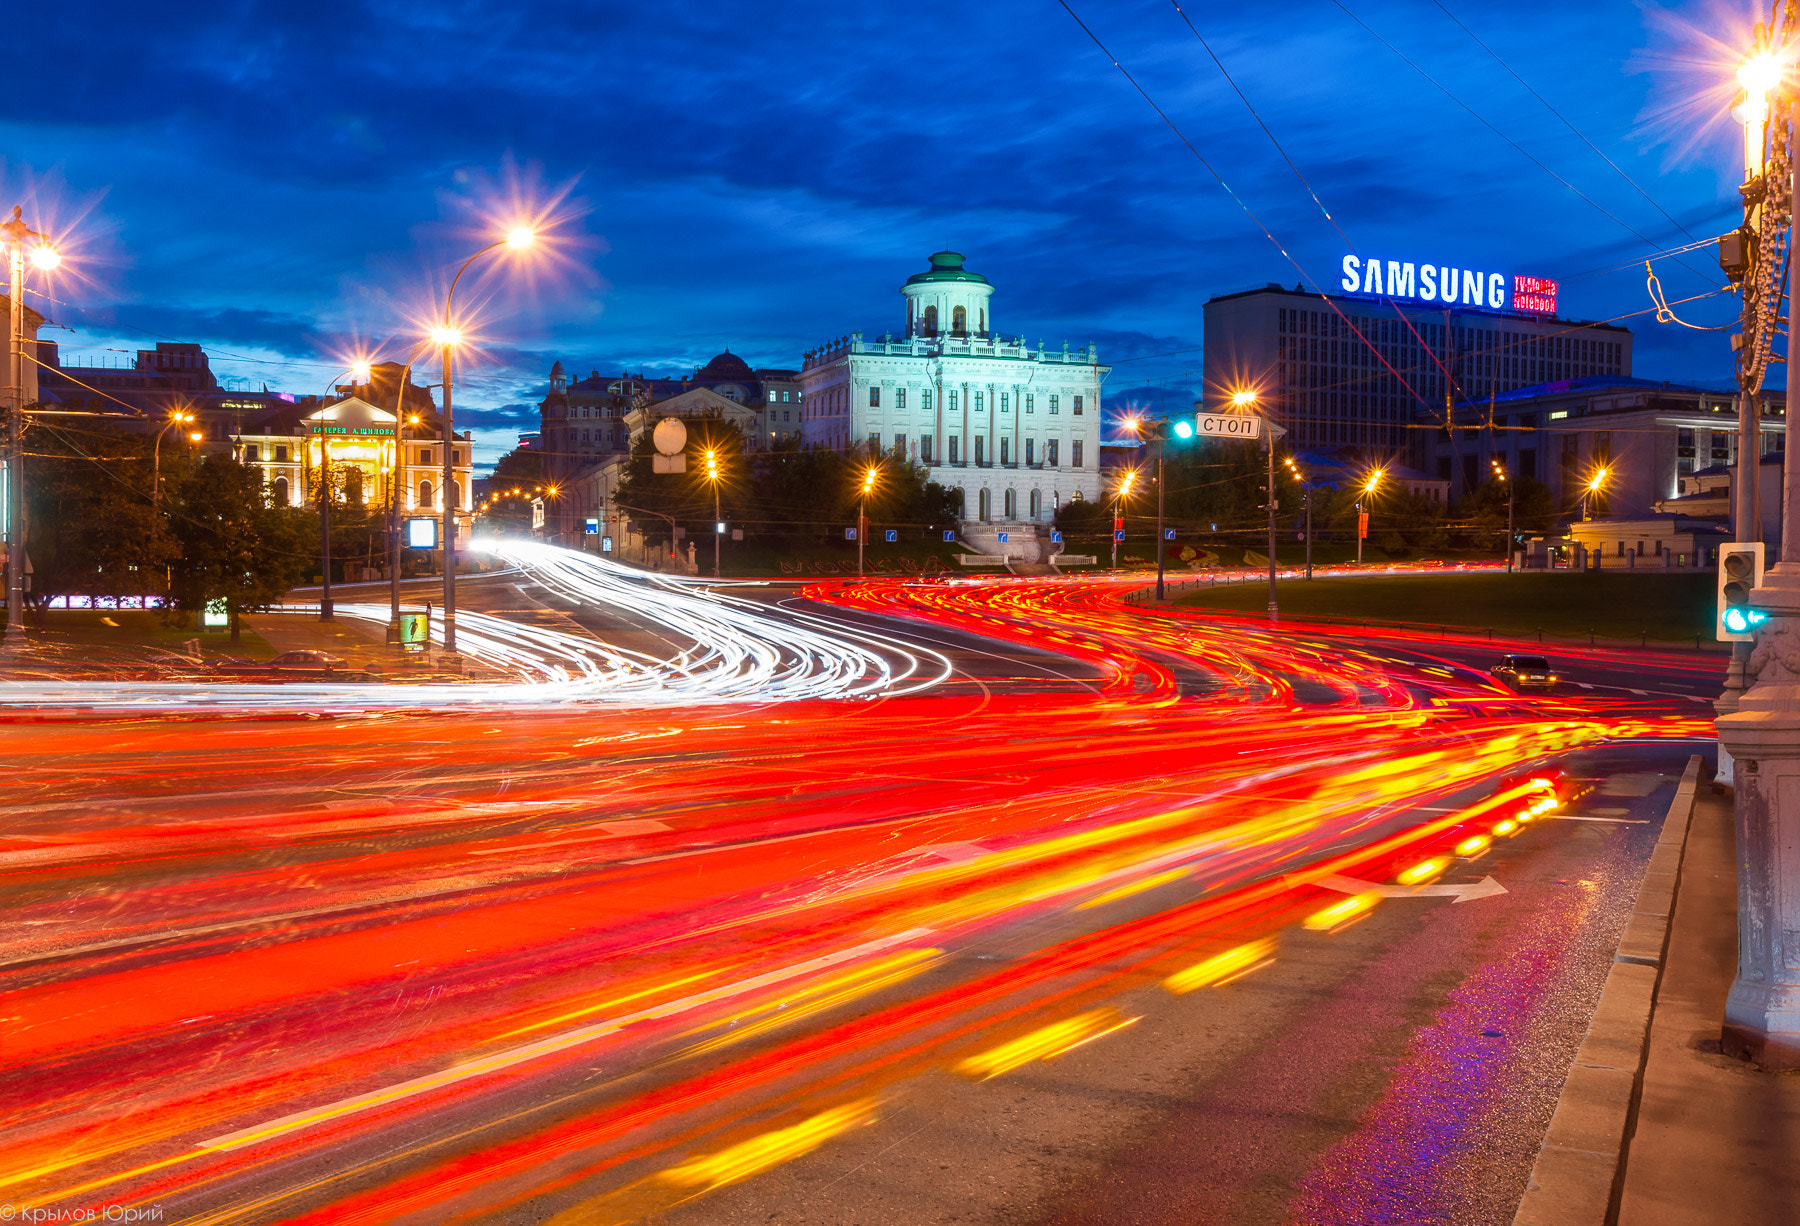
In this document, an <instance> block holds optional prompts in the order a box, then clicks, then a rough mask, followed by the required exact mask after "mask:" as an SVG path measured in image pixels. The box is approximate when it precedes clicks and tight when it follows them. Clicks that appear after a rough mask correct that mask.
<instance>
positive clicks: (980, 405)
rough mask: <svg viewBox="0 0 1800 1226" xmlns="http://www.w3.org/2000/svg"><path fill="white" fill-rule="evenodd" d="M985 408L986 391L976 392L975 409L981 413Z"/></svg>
mask: <svg viewBox="0 0 1800 1226" xmlns="http://www.w3.org/2000/svg"><path fill="white" fill-rule="evenodd" d="M985 408H987V400H986V393H984V392H976V393H975V411H976V412H977V413H979V412H981V411H982V410H983V409H985Z"/></svg>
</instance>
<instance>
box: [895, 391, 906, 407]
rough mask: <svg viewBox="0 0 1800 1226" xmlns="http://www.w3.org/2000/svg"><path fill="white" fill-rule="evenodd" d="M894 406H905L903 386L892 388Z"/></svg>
mask: <svg viewBox="0 0 1800 1226" xmlns="http://www.w3.org/2000/svg"><path fill="white" fill-rule="evenodd" d="M894 407H895V408H896V409H904V408H905V407H906V389H905V388H903V387H897V388H895V389H894Z"/></svg>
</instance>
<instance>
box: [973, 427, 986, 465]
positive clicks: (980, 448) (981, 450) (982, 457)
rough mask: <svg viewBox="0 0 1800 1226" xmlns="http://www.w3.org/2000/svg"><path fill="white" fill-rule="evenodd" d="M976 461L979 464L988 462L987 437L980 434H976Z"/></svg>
mask: <svg viewBox="0 0 1800 1226" xmlns="http://www.w3.org/2000/svg"><path fill="white" fill-rule="evenodd" d="M975 463H976V464H977V465H980V464H986V463H987V439H986V438H984V437H982V436H981V435H979V434H977V435H976V436H975Z"/></svg>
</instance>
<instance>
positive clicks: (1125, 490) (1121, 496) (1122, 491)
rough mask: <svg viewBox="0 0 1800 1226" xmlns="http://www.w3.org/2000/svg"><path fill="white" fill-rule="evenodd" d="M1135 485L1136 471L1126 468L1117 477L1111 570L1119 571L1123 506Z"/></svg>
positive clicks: (1129, 497) (1123, 515)
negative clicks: (1117, 486)
mask: <svg viewBox="0 0 1800 1226" xmlns="http://www.w3.org/2000/svg"><path fill="white" fill-rule="evenodd" d="M1136 483H1137V469H1135V468H1128V469H1126V470H1125V472H1124V474H1123V475H1121V476H1120V477H1119V488H1118V490H1117V492H1116V494H1115V496H1114V498H1113V530H1112V568H1113V569H1114V570H1118V569H1119V533H1121V532H1123V531H1124V530H1125V504H1126V503H1127V502H1129V501H1130V499H1131V487H1132V486H1133V485H1134V484H1136Z"/></svg>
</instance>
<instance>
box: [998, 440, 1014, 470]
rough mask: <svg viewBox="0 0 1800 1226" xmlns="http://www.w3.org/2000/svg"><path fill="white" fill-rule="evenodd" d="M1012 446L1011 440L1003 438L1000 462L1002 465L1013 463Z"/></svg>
mask: <svg viewBox="0 0 1800 1226" xmlns="http://www.w3.org/2000/svg"><path fill="white" fill-rule="evenodd" d="M1011 444H1012V440H1011V439H1009V438H1003V439H1001V440H1000V462H1001V463H1002V464H1010V463H1012V446H1011Z"/></svg>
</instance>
